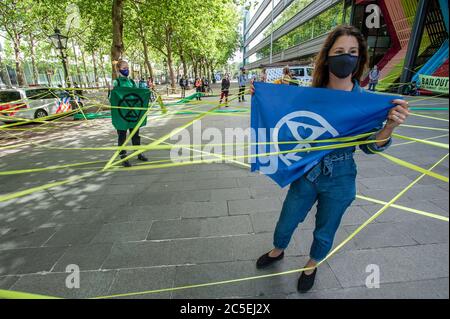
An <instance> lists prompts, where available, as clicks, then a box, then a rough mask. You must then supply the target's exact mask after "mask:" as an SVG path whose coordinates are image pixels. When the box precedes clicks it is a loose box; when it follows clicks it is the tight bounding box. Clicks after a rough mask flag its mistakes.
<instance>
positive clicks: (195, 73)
mask: <svg viewBox="0 0 450 319" xmlns="http://www.w3.org/2000/svg"><path fill="white" fill-rule="evenodd" d="M192 66H193V69H194V77H195V78H197V77H198V69H197V61H193V62H192Z"/></svg>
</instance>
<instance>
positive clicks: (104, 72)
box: [100, 54, 109, 87]
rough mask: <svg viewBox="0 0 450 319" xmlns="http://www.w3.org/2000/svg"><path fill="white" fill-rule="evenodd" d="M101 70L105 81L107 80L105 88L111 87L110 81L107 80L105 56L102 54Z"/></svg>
mask: <svg viewBox="0 0 450 319" xmlns="http://www.w3.org/2000/svg"><path fill="white" fill-rule="evenodd" d="M100 69H101V71H102V75H103V79H104V80H105V86H107V87H108V86H109V82H108V79H107V78H106V71H105V56H104V55H103V54H101V57H100Z"/></svg>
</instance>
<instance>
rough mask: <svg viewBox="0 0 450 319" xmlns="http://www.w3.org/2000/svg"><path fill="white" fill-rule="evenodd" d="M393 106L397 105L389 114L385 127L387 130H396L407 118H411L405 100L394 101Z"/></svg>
mask: <svg viewBox="0 0 450 319" xmlns="http://www.w3.org/2000/svg"><path fill="white" fill-rule="evenodd" d="M392 103H393V104H396V106H395V107H393V108H392V109H391V110H390V111H389V114H388V121H387V123H386V125H385V127H386V128H390V129H394V128H396V127H397V126H399V125H400V124H403V123H404V122H405V120H406V118H407V117H408V116H409V109H408V102H406V101H405V100H400V99H397V100H393V101H392Z"/></svg>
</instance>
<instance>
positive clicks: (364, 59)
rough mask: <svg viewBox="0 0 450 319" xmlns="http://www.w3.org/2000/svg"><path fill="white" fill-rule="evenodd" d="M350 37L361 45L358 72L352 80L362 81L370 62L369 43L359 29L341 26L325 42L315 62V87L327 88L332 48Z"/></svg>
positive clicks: (313, 83)
mask: <svg viewBox="0 0 450 319" xmlns="http://www.w3.org/2000/svg"><path fill="white" fill-rule="evenodd" d="M343 35H349V36H353V37H355V38H356V40H358V45H359V58H358V65H357V67H356V71H355V72H354V73H353V76H352V80H356V81H360V79H361V77H362V75H363V73H364V71H365V69H366V67H367V63H368V60H369V55H368V53H367V42H366V39H365V38H364V36H363V35H362V33H361V31H359V29H357V28H355V27H354V26H350V25H340V26H338V27H336V28H335V29H334V30H333V31H331V33H330V34H329V35H328V37H327V38H326V40H325V43H324V44H323V46H322V49H321V50H320V52H319V54H318V55H317V57H316V60H315V64H316V66H315V68H314V74H313V82H312V86H313V87H325V86H326V85H327V84H328V81H329V73H328V72H329V71H328V54H329V53H330V50H331V47H332V46H333V44H334V43H335V42H336V40H337V39H338V38H339V37H341V36H343Z"/></svg>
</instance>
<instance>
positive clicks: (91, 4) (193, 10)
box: [0, 0, 244, 74]
mask: <svg viewBox="0 0 450 319" xmlns="http://www.w3.org/2000/svg"><path fill="white" fill-rule="evenodd" d="M243 2H244V1H242V0H221V1H218V0H171V1H160V0H124V12H123V17H124V29H123V41H124V45H125V52H124V57H125V58H127V59H128V60H129V61H130V63H132V64H135V65H140V66H142V65H144V62H145V60H146V59H145V54H144V43H145V44H146V46H147V47H148V50H147V51H148V52H147V53H148V54H147V57H148V60H149V61H150V62H151V64H152V65H156V67H157V69H162V68H163V61H164V60H166V61H167V60H168V59H170V60H171V63H172V65H176V66H178V67H180V66H181V65H182V64H183V63H185V64H186V68H188V67H190V66H192V65H193V64H194V63H202V64H205V65H206V64H207V65H208V70H211V69H214V68H220V67H222V66H224V65H226V64H227V62H228V60H229V59H230V58H231V57H232V55H233V53H234V52H235V51H236V49H237V48H238V46H239V40H240V36H239V32H238V24H239V21H240V19H241V17H240V15H239V14H238V12H239V8H240V6H242V5H243V4H244V3H243ZM111 17H112V1H111V0H96V1H92V0H1V1H0V35H3V36H4V37H5V38H6V41H5V45H4V50H3V53H2V60H3V63H8V64H11V65H12V64H14V62H15V56H14V46H13V45H12V44H13V43H14V41H17V35H19V38H20V44H19V48H20V50H21V54H20V56H21V57H24V60H25V61H27V62H29V61H30V60H31V57H32V56H33V58H34V60H35V64H36V68H37V69H38V71H39V72H41V73H42V72H45V70H46V69H49V68H54V67H58V64H59V63H60V57H59V52H57V51H56V50H55V49H54V48H53V46H52V44H51V43H50V40H49V38H48V36H49V35H50V34H53V32H54V29H55V28H56V27H57V28H59V29H60V30H61V32H62V33H63V34H64V35H67V36H68V37H69V43H68V48H67V50H66V52H65V54H66V55H67V56H68V61H69V69H70V73H72V74H73V73H75V72H76V71H77V67H76V66H75V61H77V63H78V69H80V65H82V59H81V54H80V52H83V53H84V55H85V57H86V59H85V60H86V62H87V64H88V65H87V69H88V70H87V71H88V72H90V71H91V70H92V59H91V58H90V57H91V56H92V54H94V55H95V57H96V62H97V63H98V64H101V65H100V66H101V67H102V68H105V69H106V70H107V71H108V73H110V72H111V64H110V62H109V61H103V58H102V57H103V56H104V55H109V54H110V52H111V43H112V38H113V35H112V19H111ZM69 26H70V27H69ZM72 42H74V43H73V44H72ZM32 44H33V45H32ZM72 45H74V46H75V48H76V49H75V53H74V50H73V47H72ZM75 54H76V55H75ZM169 56H170V58H169ZM97 66H98V65H97ZM83 69H84V68H83Z"/></svg>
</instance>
